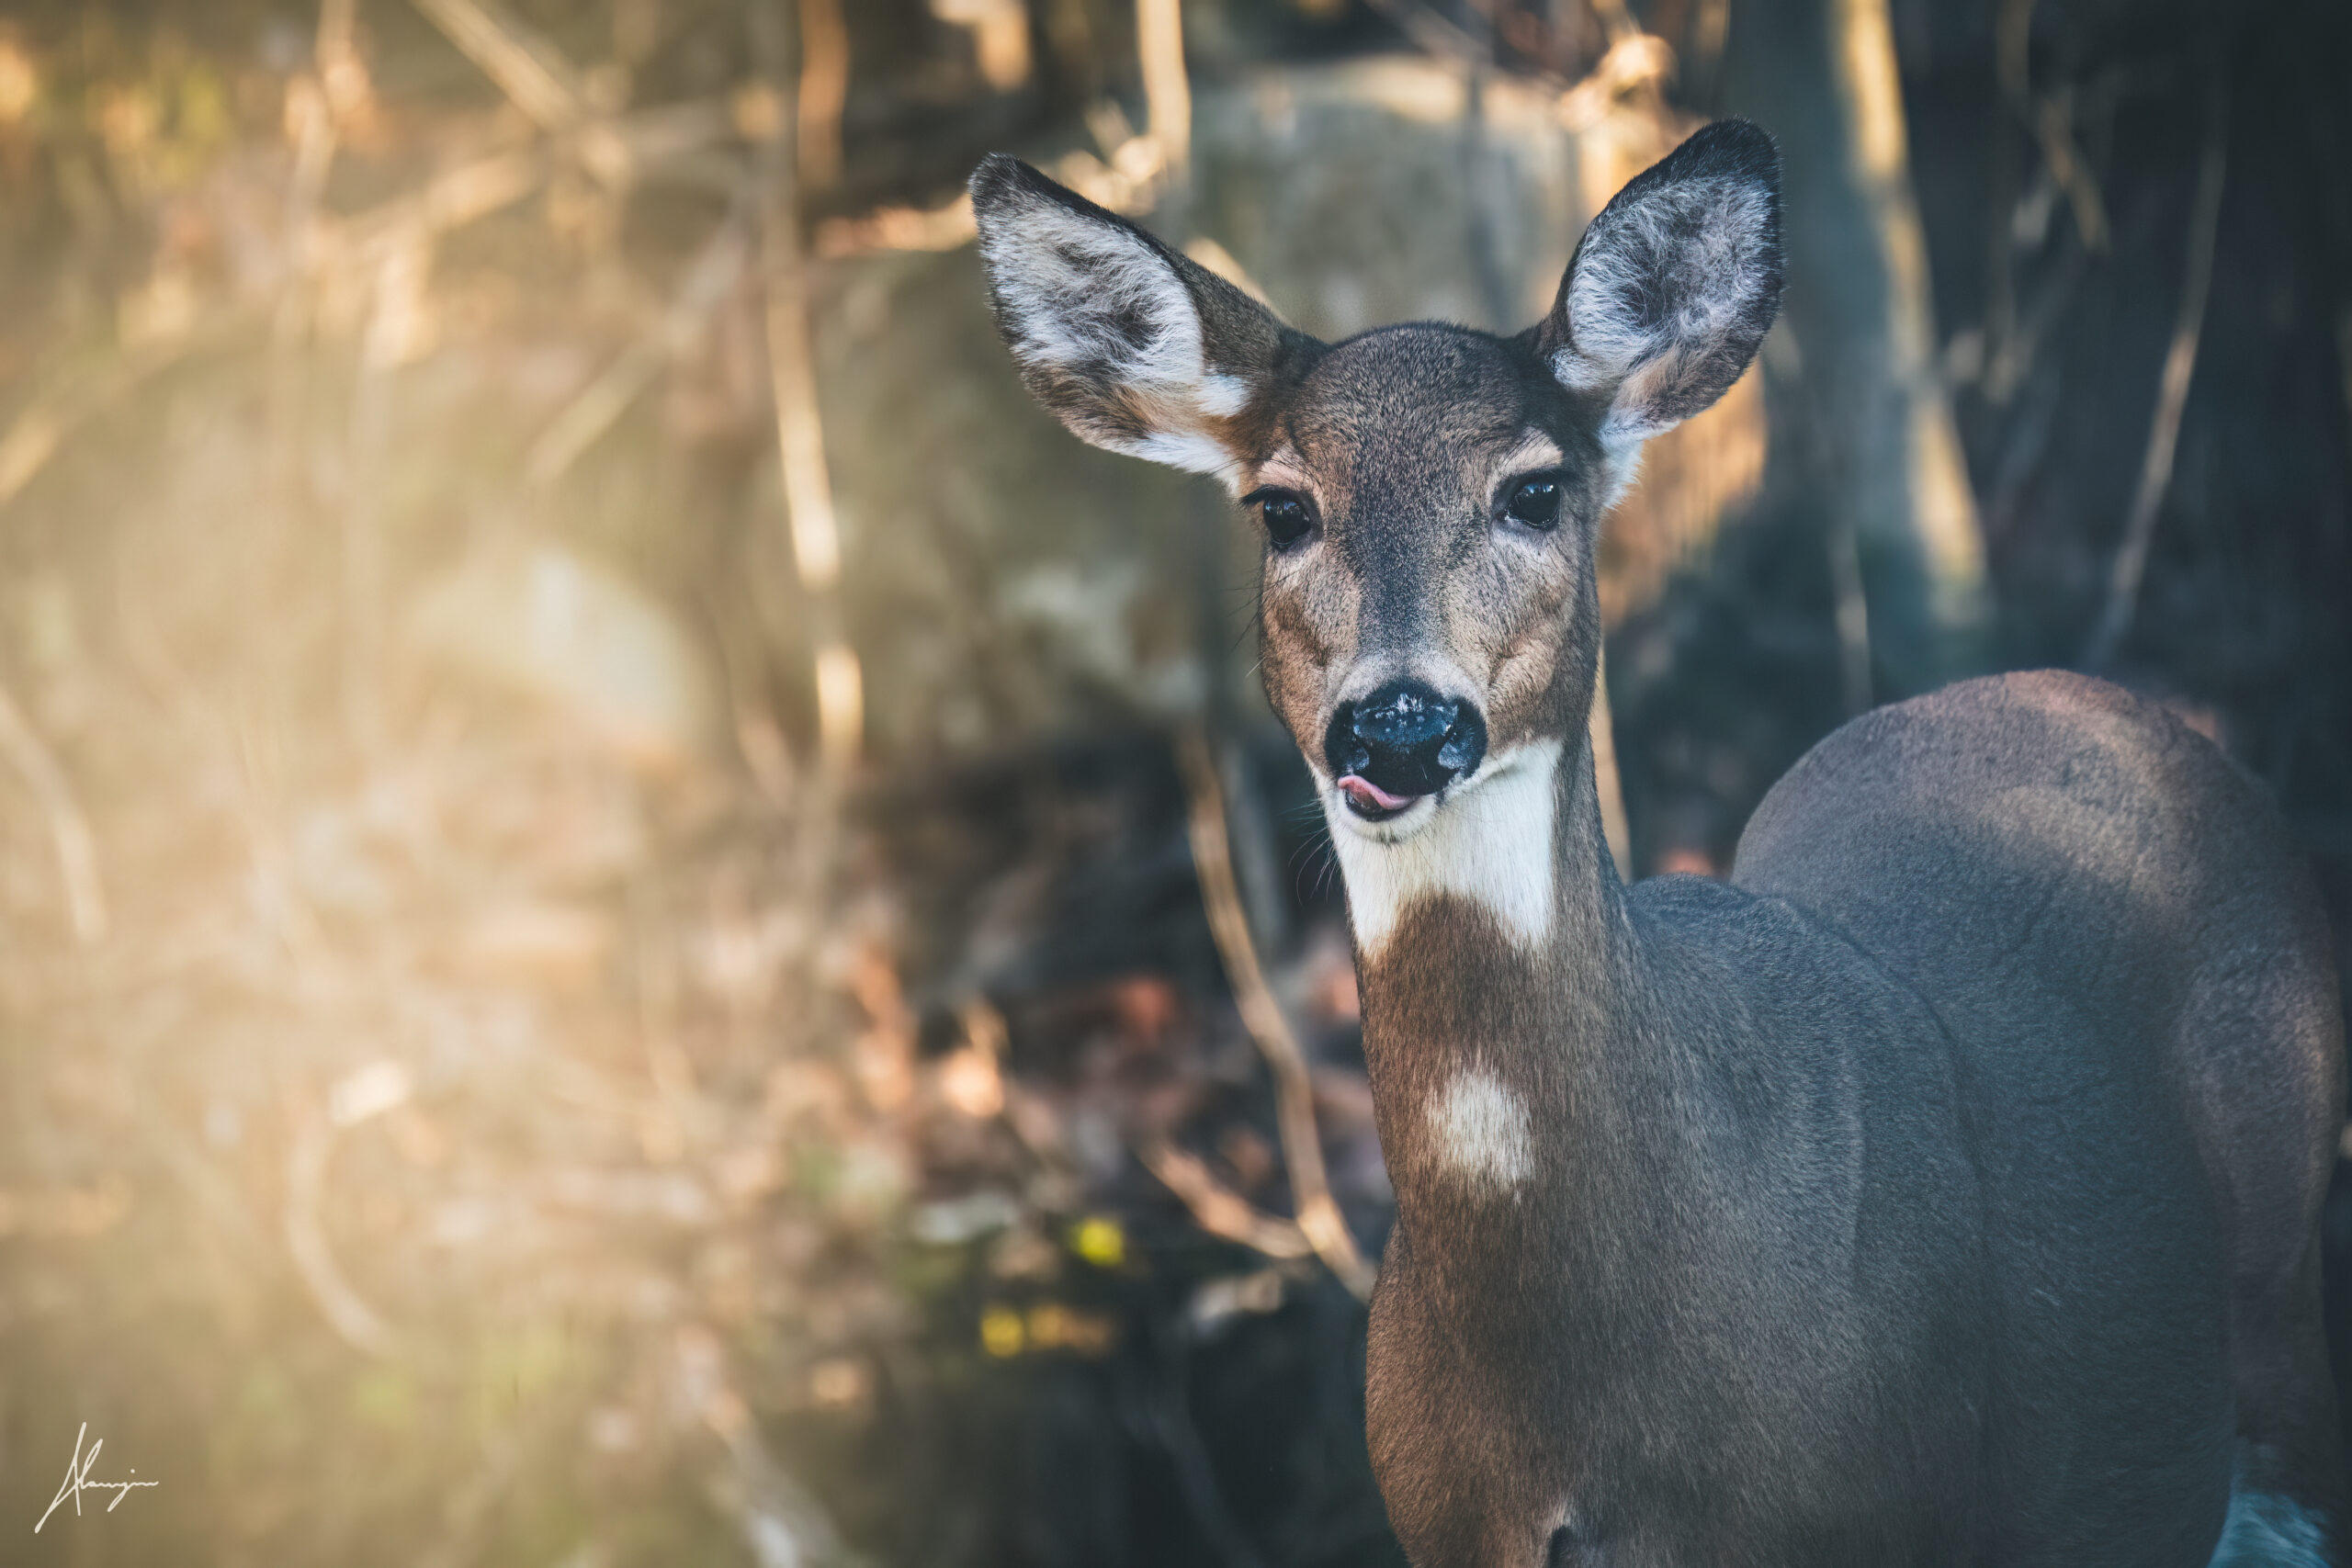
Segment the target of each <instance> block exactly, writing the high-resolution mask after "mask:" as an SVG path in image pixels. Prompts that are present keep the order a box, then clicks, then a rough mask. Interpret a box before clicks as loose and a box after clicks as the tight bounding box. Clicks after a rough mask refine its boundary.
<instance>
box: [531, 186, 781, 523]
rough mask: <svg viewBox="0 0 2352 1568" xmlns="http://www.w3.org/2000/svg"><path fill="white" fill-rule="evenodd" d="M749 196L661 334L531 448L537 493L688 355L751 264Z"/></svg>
mask: <svg viewBox="0 0 2352 1568" xmlns="http://www.w3.org/2000/svg"><path fill="white" fill-rule="evenodd" d="M749 209H750V201H749V193H748V191H747V192H746V193H745V195H744V196H743V197H741V198H740V199H739V200H738V202H737V205H736V209H735V210H734V211H732V212H730V213H729V214H728V216H727V218H726V219H725V220H724V221H722V222H721V223H720V224H719V226H718V232H717V233H715V234H713V235H712V236H711V237H710V239H709V241H708V242H707V243H705V244H704V246H703V248H702V250H701V252H700V253H699V254H697V255H696V256H695V259H694V262H693V264H692V265H689V266H688V267H687V268H686V276H685V279H684V282H682V283H681V284H680V285H679V286H678V292H677V294H676V296H675V297H674V298H673V299H672V300H671V301H670V306H669V309H668V310H664V311H663V312H662V321H661V323H660V325H659V326H658V327H657V328H656V330H655V331H653V332H651V333H647V334H645V335H644V336H642V337H640V338H639V339H638V341H636V342H635V343H632V344H629V346H628V348H626V349H623V350H622V351H621V353H620V355H619V356H618V357H616V359H615V360H614V361H613V362H612V363H611V364H610V365H607V366H606V367H605V369H604V371H603V373H601V374H600V375H598V376H597V377H596V378H595V379H594V380H592V381H590V382H589V383H588V385H587V386H585V387H583V388H582V389H580V391H579V393H578V394H577V395H576V396H574V397H573V398H572V400H571V402H569V403H567V404H566V405H565V406H564V409H563V412H560V413H559V414H558V415H556V417H555V419H554V420H553V421H551V422H550V423H548V427H547V429H546V430H545V431H543V432H542V433H541V434H540V435H539V438H538V440H537V441H536V442H533V443H532V445H531V454H530V457H529V459H528V460H527V461H526V464H525V465H524V472H525V475H526V478H527V479H529V480H530V482H531V483H533V484H535V485H548V484H552V483H553V482H554V481H555V480H557V479H560V478H561V477H562V476H563V475H564V474H565V473H566V472H567V471H568V470H569V469H570V468H571V465H572V464H573V463H574V462H576V461H577V460H578V459H579V457H580V455H581V454H582V453H583V452H585V451H586V450H587V449H588V448H589V447H590V446H594V445H595V443H596V441H597V438H598V437H600V436H602V435H603V434H605V431H607V430H609V429H611V428H612V425H613V422H614V421H616V420H617V419H619V418H620V416H621V415H622V414H623V413H624V412H627V410H628V406H629V404H631V403H633V402H635V401H636V400H637V397H638V394H639V393H640V392H642V391H644V390H645V389H646V388H647V387H648V386H650V384H651V383H652V381H653V378H655V377H656V376H658V375H660V374H661V372H662V367H664V366H666V365H668V364H669V363H670V362H671V361H672V360H673V359H675V358H676V357H677V356H678V355H681V354H683V353H684V352H685V350H686V348H687V346H688V345H689V344H692V343H693V342H694V339H695V333H699V332H701V331H702V329H703V325H704V323H705V322H707V321H708V320H709V319H710V313H711V311H713V310H716V309H718V302H719V301H720V300H721V299H725V298H726V297H727V294H728V292H729V290H730V289H732V288H734V287H735V285H736V282H737V280H738V279H740V278H741V276H743V269H744V267H746V266H747V265H750V263H751V249H750V243H749V237H748V235H747V233H746V229H747V215H748V212H749Z"/></svg>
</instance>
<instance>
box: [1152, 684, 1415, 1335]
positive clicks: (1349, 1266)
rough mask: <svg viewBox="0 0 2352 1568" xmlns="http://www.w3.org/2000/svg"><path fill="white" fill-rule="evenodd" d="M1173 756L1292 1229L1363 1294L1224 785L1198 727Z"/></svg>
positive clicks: (1366, 1285) (1362, 1274) (1365, 1269)
mask: <svg viewBox="0 0 2352 1568" xmlns="http://www.w3.org/2000/svg"><path fill="white" fill-rule="evenodd" d="M1177 760H1178V761H1179V762H1180V763H1181V764H1182V767H1183V771H1184V783H1185V786H1186V789H1187V791H1188V793H1189V794H1190V795H1191V796H1192V809H1191V813H1190V822H1189V826H1190V829H1191V836H1192V842H1193V867H1194V869H1195V871H1196V872H1197V873H1198V874H1199V876H1200V882H1201V901H1202V903H1203V904H1204V905H1205V906H1206V907H1207V909H1208V917H1209V931H1210V934H1211V935H1213V936H1214V937H1215V938H1216V949H1217V956H1218V957H1219V958H1220V959H1221V960H1222V961H1223V962H1224V964H1225V973H1226V978H1227V980H1229V981H1230V982H1232V985H1233V997H1234V1001H1235V1004H1236V1005H1237V1006H1238V1007H1239V1009H1240V1010H1241V1021H1242V1022H1243V1023H1244V1024H1246V1025H1247V1026H1248V1027H1249V1030H1250V1038H1251V1039H1253V1040H1255V1041H1256V1042H1257V1043H1258V1050H1259V1053H1260V1054H1261V1055H1263V1056H1264V1057H1265V1058H1266V1066H1268V1067H1269V1068H1270V1069H1272V1073H1273V1077H1274V1103H1275V1112H1276V1122H1277V1125H1278V1126H1279V1127H1280V1129H1281V1133H1282V1145H1283V1163H1284V1164H1285V1165H1287V1166H1288V1167H1289V1168H1290V1185H1291V1192H1292V1196H1293V1199H1294V1201H1295V1207H1296V1208H1297V1211H1298V1228H1299V1230H1300V1231H1301V1232H1302V1233H1304V1234H1305V1235H1306V1239H1307V1240H1308V1242H1310V1243H1311V1244H1312V1245H1313V1246H1314V1248H1315V1252H1316V1255H1317V1257H1319V1258H1322V1259H1323V1261H1324V1263H1325V1264H1327V1265H1328V1266H1329V1268H1330V1270H1331V1272H1332V1273H1334V1274H1336V1275H1338V1276H1339V1277H1340V1281H1341V1282H1342V1283H1343V1284H1345V1285H1346V1286H1347V1287H1348V1289H1349V1290H1351V1291H1352V1292H1355V1293H1356V1295H1357V1296H1358V1297H1364V1296H1368V1295H1370V1294H1371V1292H1372V1280H1373V1270H1372V1268H1371V1266H1370V1265H1369V1264H1367V1263H1366V1262H1365V1261H1364V1258H1363V1253H1362V1252H1361V1251H1360V1250H1358V1248H1357V1247H1356V1241H1355V1237H1354V1236H1353V1235H1350V1234H1349V1232H1348V1225H1347V1221H1346V1220H1344V1219H1342V1218H1341V1217H1340V1206H1339V1204H1338V1203H1336V1202H1334V1201H1332V1198H1331V1189H1330V1184H1329V1180H1328V1179H1326V1177H1325V1175H1324V1171H1323V1145H1322V1141H1321V1139H1320V1138H1319V1137H1318V1136H1317V1133H1316V1130H1315V1092H1314V1085H1313V1083H1312V1081H1311V1080H1310V1079H1309V1077H1308V1076H1307V1071H1306V1054H1305V1053H1304V1052H1302V1051H1301V1050H1300V1049H1299V1046H1298V1037H1297V1036H1296V1035H1295V1034H1293V1033H1292V1032H1291V1028H1290V1021H1289V1020H1288V1019H1286V1018H1284V1017H1283V1010H1282V1005H1281V1004H1280V1003H1279V1002H1277V1001H1275V999H1274V993H1273V990H1272V987H1269V986H1268V985H1267V984H1266V976H1265V972H1264V971H1263V970H1261V968H1260V967H1259V965H1258V950H1257V948H1256V946H1255V945H1254V944H1253V943H1252V942H1250V920H1249V917H1248V916H1246V915H1245V914H1243V913H1242V909H1241V892H1240V889H1239V887H1238V886H1236V884H1235V882H1234V877H1233V860H1232V856H1231V853H1230V852H1229V850H1228V848H1227V843H1226V833H1225V791H1224V788H1223V786H1222V785H1221V784H1219V783H1218V782H1217V773H1216V760H1215V759H1214V758H1213V757H1211V756H1210V754H1209V745H1208V740H1207V739H1206V738H1205V737H1204V736H1203V735H1202V734H1201V733H1200V732H1199V731H1198V730H1187V731H1186V732H1185V734H1184V735H1183V737H1182V739H1181V741H1180V742H1179V744H1178V746H1177ZM1163 1179H1164V1178H1163Z"/></svg>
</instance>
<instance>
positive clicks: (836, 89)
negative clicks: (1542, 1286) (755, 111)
mask: <svg viewBox="0 0 2352 1568" xmlns="http://www.w3.org/2000/svg"><path fill="white" fill-rule="evenodd" d="M799 10H800V100H799V103H798V105H797V118H798V120H799V122H800V128H799V129H800V134H799V140H798V141H797V144H796V146H797V154H798V157H799V161H800V184H801V186H803V187H804V188H806V189H809V190H825V189H829V188H831V186H832V185H833V184H834V183H835V182H836V181H838V180H839V179H840V178H841V177H842V106H843V105H844V104H846V103H847V102H848V101H849V28H848V27H847V26H846V25H844V24H843V22H842V0H800V6H799Z"/></svg>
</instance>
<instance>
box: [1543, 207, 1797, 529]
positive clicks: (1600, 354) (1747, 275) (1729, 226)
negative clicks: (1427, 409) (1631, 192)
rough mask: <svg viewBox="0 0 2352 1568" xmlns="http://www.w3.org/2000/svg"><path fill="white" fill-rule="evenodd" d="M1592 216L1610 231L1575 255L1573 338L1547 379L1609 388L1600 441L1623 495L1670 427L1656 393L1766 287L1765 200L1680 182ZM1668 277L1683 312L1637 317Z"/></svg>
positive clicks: (1570, 304)
mask: <svg viewBox="0 0 2352 1568" xmlns="http://www.w3.org/2000/svg"><path fill="white" fill-rule="evenodd" d="M1694 216H1695V217H1696V219H1697V220H1696V221H1695V222H1694V221H1692V218H1693V217H1694ZM1594 221H1595V223H1597V224H1598V223H1601V222H1603V221H1605V222H1607V224H1608V225H1609V226H1608V228H1606V229H1604V230H1603V231H1601V232H1600V233H1599V234H1596V235H1594V236H1593V238H1592V242H1591V243H1588V244H1586V245H1584V246H1582V247H1581V248H1580V249H1579V250H1578V251H1577V262H1576V271H1575V273H1574V274H1572V275H1571V276H1570V277H1569V279H1568V299H1567V313H1568V323H1569V332H1570V337H1571V342H1570V343H1569V344H1568V345H1567V346H1566V347H1563V348H1561V349H1559V350H1558V351H1557V352H1555V354H1554V355H1552V374H1553V375H1554V376H1555V378H1558V380H1559V382H1560V384H1561V385H1562V386H1564V387H1566V388H1567V389H1569V390H1570V391H1572V392H1597V391H1604V390H1610V389H1614V390H1613V395H1612V396H1611V400H1610V407H1609V414H1608V417H1607V418H1606V419H1605V420H1604V421H1603V422H1602V423H1601V429H1600V440H1601V445H1602V446H1604V447H1605V448H1606V449H1607V450H1608V453H1609V457H1610V462H1611V467H1612V468H1619V469H1620V470H1621V480H1620V483H1621V493H1622V486H1623V484H1628V483H1630V482H1631V481H1632V477H1633V474H1634V468H1635V465H1636V464H1637V462H1638V460H1639V457H1640V452H1641V446H1642V443H1643V442H1644V441H1645V440H1647V439H1648V438H1649V437H1651V436H1653V435H1657V434H1660V433H1662V432H1664V431H1666V430H1668V429H1670V428H1672V426H1673V423H1674V422H1673V421H1671V420H1666V421H1659V420H1657V419H1656V418H1654V417H1652V415H1651V413H1650V412H1649V411H1650V410H1652V409H1653V408H1654V407H1655V406H1656V404H1657V399H1658V396H1659V394H1660V393H1661V392H1662V391H1664V390H1666V389H1669V388H1671V387H1673V386H1674V385H1675V384H1676V383H1677V382H1678V381H1679V380H1680V379H1681V378H1682V377H1683V375H1684V374H1685V370H1686V363H1685V362H1686V360H1688V359H1689V358H1691V356H1693V355H1697V356H1700V357H1703V356H1704V355H1705V351H1706V350H1707V349H1708V348H1709V347H1711V346H1712V345H1713V344H1716V343H1718V342H1720V341H1721V340H1722V339H1723V338H1724V337H1726V336H1728V335H1729V334H1730V333H1733V332H1735V331H1736V330H1737V328H1738V325H1739V322H1740V320H1741V318H1742V316H1743V314H1744V313H1746V312H1747V310H1751V309H1752V308H1753V301H1754V300H1755V299H1756V298H1757V297H1758V295H1760V294H1761V293H1762V292H1763V291H1764V288H1765V271H1766V268H1767V267H1768V266H1769V265H1770V254H1769V253H1768V252H1767V251H1766V250H1765V249H1764V248H1763V247H1762V246H1760V245H1759V244H1758V243H1757V236H1758V235H1760V234H1762V233H1764V232H1765V231H1766V230H1767V229H1768V228H1769V227H1770V222H1771V200H1770V193H1769V191H1768V189H1767V188H1766V187H1765V186H1760V185H1758V184H1757V183H1755V182H1753V181H1750V180H1740V179H1730V178H1717V179H1703V180H1684V181H1680V182H1679V183H1675V184H1670V185H1667V186H1660V187H1659V188H1657V190H1655V191H1652V192H1650V193H1649V194H1648V195H1647V197H1645V198H1644V199H1642V200H1639V201H1636V202H1634V204H1633V205H1632V206H1629V207H1624V208H1621V209H1616V210H1614V211H1610V212H1604V213H1603V214H1602V215H1601V217H1600V218H1599V219H1595V220H1594ZM1678 233H1681V234H1685V235H1688V236H1689V238H1687V239H1682V240H1678V239H1677V238H1676V235H1677V234H1678ZM1667 273H1671V274H1673V275H1675V278H1676V281H1677V283H1678V287H1677V288H1675V289H1674V294H1675V296H1676V299H1677V303H1678V304H1679V307H1680V308H1679V310H1676V311H1675V313H1674V314H1673V315H1671V316H1668V317H1663V318H1661V319H1659V320H1657V321H1648V322H1645V321H1642V320H1641V319H1640V317H1639V316H1638V315H1637V314H1636V313H1635V312H1634V310H1632V309H1630V308H1629V302H1630V301H1632V300H1634V299H1643V298H1646V297H1652V296H1654V295H1655V294H1656V292H1657V288H1658V287H1659V285H1660V283H1661V282H1663V281H1664V279H1663V278H1662V277H1661V276H1660V275H1662V274H1667Z"/></svg>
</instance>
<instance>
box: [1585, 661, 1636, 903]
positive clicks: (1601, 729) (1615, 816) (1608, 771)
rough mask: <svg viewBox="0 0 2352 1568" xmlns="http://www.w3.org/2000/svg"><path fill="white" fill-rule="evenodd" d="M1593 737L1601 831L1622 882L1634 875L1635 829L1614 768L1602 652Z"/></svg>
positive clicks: (1590, 728) (1595, 680)
mask: <svg viewBox="0 0 2352 1568" xmlns="http://www.w3.org/2000/svg"><path fill="white" fill-rule="evenodd" d="M1585 732H1586V733H1587V734H1588V735H1589V736H1590V737H1591V739H1592V775H1593V784H1594V785H1595V786H1596V787H1597V788H1598V789H1599V790H1600V835H1601V837H1602V838H1603V839H1605V840H1608V842H1609V858H1610V859H1611V860H1612V861H1614V862H1615V863H1617V878H1618V880H1619V881H1621V882H1631V881H1632V880H1633V879H1634V832H1633V829H1632V828H1631V827H1629V826H1628V825H1627V823H1626V821H1625V784H1624V780H1623V778H1622V777H1621V776H1620V774H1619V773H1618V771H1617V721H1616V718H1615V716H1613V715H1612V713H1611V710H1610V706H1609V660H1608V656H1607V654H1606V653H1605V652H1604V653H1603V655H1602V656H1601V658H1600V660H1597V661H1596V662H1595V664H1594V666H1593V671H1592V712H1591V714H1590V715H1589V716H1588V717H1587V719H1586V721H1585Z"/></svg>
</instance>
